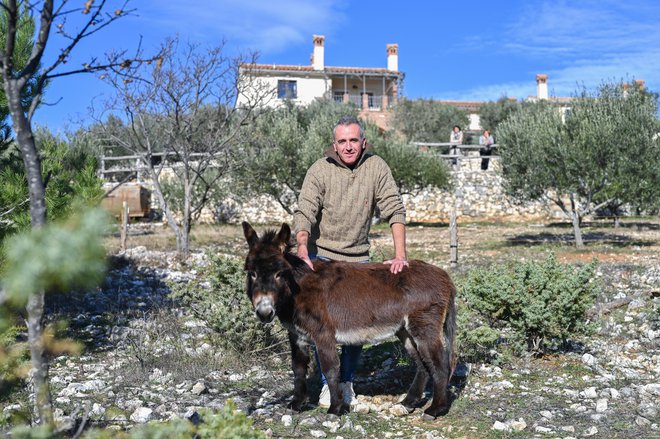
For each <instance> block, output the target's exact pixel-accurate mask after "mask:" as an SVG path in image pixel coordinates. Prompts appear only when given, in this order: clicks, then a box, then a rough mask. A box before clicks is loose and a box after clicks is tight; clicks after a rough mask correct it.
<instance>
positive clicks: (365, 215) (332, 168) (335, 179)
mask: <svg viewBox="0 0 660 439" xmlns="http://www.w3.org/2000/svg"><path fill="white" fill-rule="evenodd" d="M333 134H334V142H333V143H332V147H331V148H329V149H328V150H327V151H325V154H324V157H323V158H322V159H319V160H318V161H316V162H315V163H314V164H313V165H312V166H311V167H310V168H309V170H308V171H307V175H306V176H305V180H304V182H303V185H302V189H301V191H300V196H299V197H298V207H297V209H296V211H295V213H294V223H295V230H296V242H297V244H298V256H299V257H300V258H302V259H303V260H304V261H305V262H306V263H307V264H308V265H309V266H310V267H311V268H312V269H314V266H313V264H312V259H314V258H323V259H326V260H335V261H348V262H368V260H369V239H368V235H369V229H370V227H371V221H372V218H373V216H374V211H375V208H376V207H378V209H379V210H380V215H381V216H382V217H383V218H384V219H387V220H388V221H389V224H390V228H391V230H392V239H393V241H394V259H391V260H388V261H385V264H390V271H391V272H392V273H395V274H396V273H399V272H401V270H403V269H404V267H406V266H407V265H408V261H407V260H406V244H405V241H406V230H405V221H406V216H405V215H406V212H405V208H404V206H403V202H402V200H401V196H400V194H399V190H398V188H397V186H396V183H395V182H394V178H393V177H392V172H391V170H390V168H389V166H387V163H385V161H384V160H383V159H382V158H380V157H378V156H376V155H373V154H372V153H371V152H369V151H367V150H366V149H367V141H366V139H365V138H364V129H363V127H362V125H361V124H360V122H359V121H358V119H357V118H355V117H353V116H344V117H342V118H341V119H340V120H339V122H337V125H335V128H334V130H333ZM361 351H362V346H342V355H341V364H340V388H341V389H342V393H343V394H344V401H345V402H346V403H347V404H354V403H356V402H357V400H356V399H355V392H354V391H353V373H354V371H355V369H356V367H357V362H358V360H359V358H360V352H361ZM317 363H318V356H317ZM319 369H320V368H319ZM321 381H322V383H323V389H322V390H321V396H320V397H319V405H320V406H321V407H329V406H330V392H329V390H328V385H327V382H326V378H325V376H324V375H323V373H321Z"/></svg>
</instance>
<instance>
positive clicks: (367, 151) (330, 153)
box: [323, 143, 374, 169]
mask: <svg viewBox="0 0 660 439" xmlns="http://www.w3.org/2000/svg"><path fill="white" fill-rule="evenodd" d="M323 155H324V156H325V157H327V158H329V159H330V160H331V161H333V162H334V163H335V165H337V166H340V167H342V168H346V169H351V168H350V167H348V166H346V164H345V163H344V162H342V161H341V159H340V158H339V154H337V152H336V151H335V149H334V148H333V147H332V146H331V147H330V148H328V149H326V150H325V152H324V153H323ZM372 155H374V152H373V148H372V147H371V145H369V144H368V143H367V147H366V148H364V151H362V155H360V159H359V160H358V162H357V163H356V164H355V166H354V167H353V169H357V168H358V167H359V166H360V165H362V163H364V161H365V160H366V159H368V158H369V157H371V156H372Z"/></svg>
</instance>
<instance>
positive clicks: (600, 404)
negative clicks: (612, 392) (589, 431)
mask: <svg viewBox="0 0 660 439" xmlns="http://www.w3.org/2000/svg"><path fill="white" fill-rule="evenodd" d="M605 411H607V399H605V398H601V399H599V400H598V401H596V412H598V413H603V412H605Z"/></svg>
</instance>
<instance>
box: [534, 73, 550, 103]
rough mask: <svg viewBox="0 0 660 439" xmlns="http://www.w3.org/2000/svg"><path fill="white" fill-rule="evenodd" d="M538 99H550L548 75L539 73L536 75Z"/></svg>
mask: <svg viewBox="0 0 660 439" xmlns="http://www.w3.org/2000/svg"><path fill="white" fill-rule="evenodd" d="M536 90H537V91H536V97H537V98H539V99H548V75H546V74H545V73H539V74H538V75H536Z"/></svg>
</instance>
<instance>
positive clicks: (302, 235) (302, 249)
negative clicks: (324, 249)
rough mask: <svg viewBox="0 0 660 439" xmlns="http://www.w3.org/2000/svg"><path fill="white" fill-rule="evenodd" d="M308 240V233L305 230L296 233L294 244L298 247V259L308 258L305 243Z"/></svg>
mask: <svg viewBox="0 0 660 439" xmlns="http://www.w3.org/2000/svg"><path fill="white" fill-rule="evenodd" d="M308 240H309V233H308V232H306V231H305V230H301V231H299V232H298V233H296V244H297V245H298V250H297V252H298V257H301V258H302V257H304V258H308V257H309V254H308V252H307V241H308Z"/></svg>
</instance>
